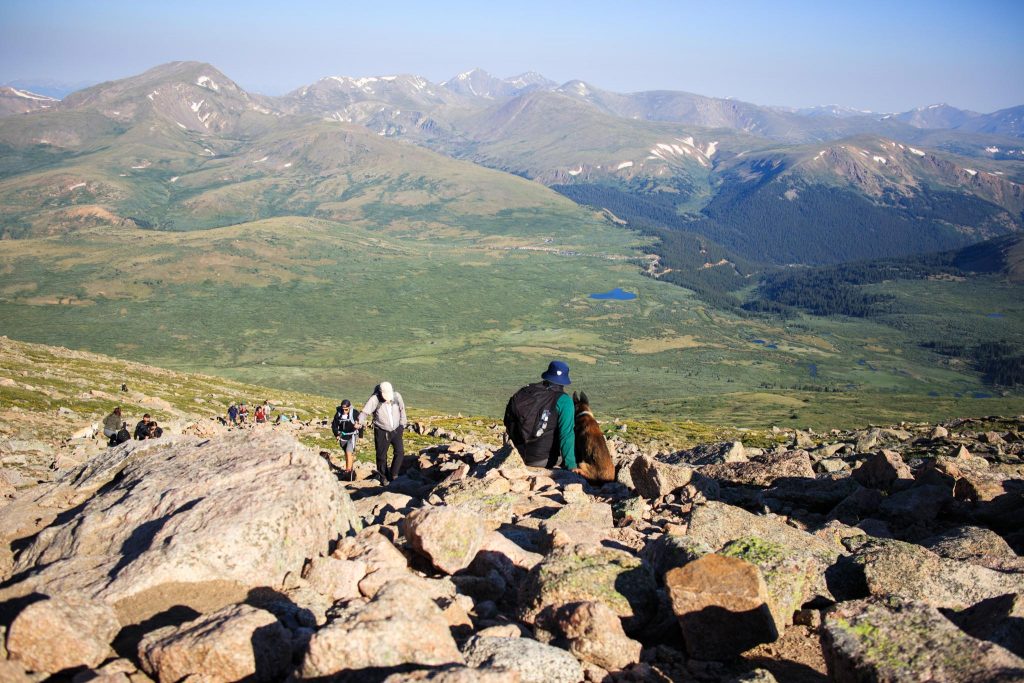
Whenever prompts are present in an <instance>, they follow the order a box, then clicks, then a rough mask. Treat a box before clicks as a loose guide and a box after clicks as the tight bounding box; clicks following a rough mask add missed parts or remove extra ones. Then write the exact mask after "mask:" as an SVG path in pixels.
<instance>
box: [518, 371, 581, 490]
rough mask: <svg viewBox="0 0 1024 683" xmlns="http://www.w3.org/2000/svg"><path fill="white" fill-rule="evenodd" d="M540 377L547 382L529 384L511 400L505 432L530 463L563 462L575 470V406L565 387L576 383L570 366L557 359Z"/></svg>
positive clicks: (530, 464) (539, 465) (551, 466)
mask: <svg viewBox="0 0 1024 683" xmlns="http://www.w3.org/2000/svg"><path fill="white" fill-rule="evenodd" d="M540 377H541V380H543V381H541V382H535V383H534V384H527V385H526V386H525V387H523V388H522V389H520V390H519V391H517V392H516V393H515V394H513V395H512V398H510V399H509V401H508V405H507V406H506V407H505V420H504V422H505V431H507V432H508V436H509V438H510V439H511V440H512V443H513V445H515V447H516V450H517V451H519V455H521V456H522V458H523V462H524V463H526V464H527V465H528V466H530V467H546V468H548V469H552V468H554V467H557V466H558V464H559V462H560V461H561V464H562V466H563V467H565V468H566V469H568V470H572V469H575V468H576V418H575V407H574V405H573V401H572V396H570V395H569V394H567V393H565V391H563V389H562V387H565V386H568V385H569V384H571V383H572V382H571V381H570V380H569V366H568V365H567V364H566V363H563V362H562V361H558V360H553V361H551V363H550V364H549V365H548V369H547V370H546V371H545V372H543V373H541V376H540Z"/></svg>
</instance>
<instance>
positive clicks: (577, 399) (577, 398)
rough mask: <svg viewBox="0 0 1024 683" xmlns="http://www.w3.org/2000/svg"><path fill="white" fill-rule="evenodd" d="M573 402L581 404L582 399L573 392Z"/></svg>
mask: <svg viewBox="0 0 1024 683" xmlns="http://www.w3.org/2000/svg"><path fill="white" fill-rule="evenodd" d="M572 402H573V403H579V402H580V397H579V396H577V395H576V392H575V391H574V392H572Z"/></svg>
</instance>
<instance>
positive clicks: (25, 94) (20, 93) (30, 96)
mask: <svg viewBox="0 0 1024 683" xmlns="http://www.w3.org/2000/svg"><path fill="white" fill-rule="evenodd" d="M8 87H9V88H10V90H11V92H12V93H13V94H14V95H15V96H17V97H22V98H24V99H26V100H39V101H40V102H56V101H57V100H55V99H53V98H52V97H47V96H46V95H37V94H36V93H34V92H29V91H28V90H18V89H17V88H13V87H10V86H8Z"/></svg>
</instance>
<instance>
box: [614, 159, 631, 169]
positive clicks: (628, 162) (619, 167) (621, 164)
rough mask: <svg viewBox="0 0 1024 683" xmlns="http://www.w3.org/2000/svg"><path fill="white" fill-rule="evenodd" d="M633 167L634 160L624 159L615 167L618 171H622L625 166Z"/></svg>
mask: <svg viewBox="0 0 1024 683" xmlns="http://www.w3.org/2000/svg"><path fill="white" fill-rule="evenodd" d="M632 167H633V162H632V161H623V162H622V163H620V164H619V165H618V166H616V167H615V170H616V171H621V170H622V169H624V168H632Z"/></svg>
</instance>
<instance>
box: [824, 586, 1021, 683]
mask: <svg viewBox="0 0 1024 683" xmlns="http://www.w3.org/2000/svg"><path fill="white" fill-rule="evenodd" d="M822 647H823V650H824V652H825V661H826V663H827V664H828V671H829V674H830V676H831V677H832V679H833V680H835V681H839V682H840V683H847V682H848V683H855V682H856V683H860V682H861V681H879V682H881V681H885V682H887V683H919V682H920V681H935V683H983V682H997V681H1005V682H1009V681H1020V680H1024V660H1022V659H1021V658H1019V657H1017V656H1016V655H1014V654H1013V653H1011V652H1009V651H1008V650H1005V649H1003V648H1002V647H1000V646H998V645H995V644H994V643H989V642H986V641H983V640H977V639H975V638H972V637H970V636H969V635H967V634H966V633H964V632H963V631H961V630H960V629H958V628H957V627H956V626H955V625H954V624H953V623H952V622H950V621H949V620H948V619H946V618H945V617H944V616H942V614H940V613H939V611H938V610H937V609H935V608H934V607H931V606H929V605H926V604H924V603H921V602H916V601H913V600H901V599H899V598H873V599H868V600H855V601H851V602H843V603H840V604H839V605H837V606H836V607H835V608H834V609H833V610H832V611H831V612H829V613H828V615H826V617H825V623H824V626H823V635H822Z"/></svg>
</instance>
